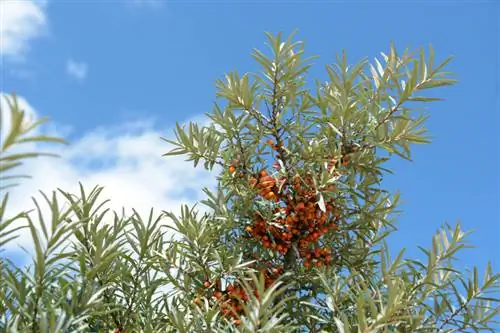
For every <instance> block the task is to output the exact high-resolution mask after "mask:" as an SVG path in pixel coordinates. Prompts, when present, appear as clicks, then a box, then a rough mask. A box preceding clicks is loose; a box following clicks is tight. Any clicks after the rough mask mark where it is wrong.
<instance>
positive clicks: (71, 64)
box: [66, 59, 88, 81]
mask: <svg viewBox="0 0 500 333" xmlns="http://www.w3.org/2000/svg"><path fill="white" fill-rule="evenodd" d="M87 72H88V66H87V64H86V63H85V62H83V61H75V60H73V59H68V61H67V62H66V73H68V75H69V76H71V77H73V78H75V79H77V80H78V81H83V80H84V79H85V78H86V77H87Z"/></svg>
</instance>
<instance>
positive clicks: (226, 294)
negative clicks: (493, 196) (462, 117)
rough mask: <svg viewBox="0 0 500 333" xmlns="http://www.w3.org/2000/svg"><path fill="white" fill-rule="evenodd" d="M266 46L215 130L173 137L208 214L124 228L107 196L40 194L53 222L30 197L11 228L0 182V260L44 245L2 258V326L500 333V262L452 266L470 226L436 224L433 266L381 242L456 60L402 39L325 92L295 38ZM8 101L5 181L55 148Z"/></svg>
mask: <svg viewBox="0 0 500 333" xmlns="http://www.w3.org/2000/svg"><path fill="white" fill-rule="evenodd" d="M267 40H268V46H269V47H270V52H269V53H265V52H261V51H259V50H254V52H253V58H254V59H255V60H256V62H257V64H258V65H259V72H258V73H246V74H244V75H239V74H238V73H236V72H232V73H229V74H227V75H226V76H225V78H224V79H222V80H218V81H217V83H216V87H217V97H218V98H219V100H218V101H217V103H216V104H215V105H214V108H213V110H212V112H209V113H207V117H208V119H209V121H208V123H206V124H205V125H198V124H196V123H194V122H190V123H189V124H177V126H176V128H175V131H174V134H175V137H174V138H173V139H164V140H165V141H166V142H167V143H168V144H169V146H170V147H169V148H168V149H169V150H168V152H167V153H166V154H165V156H167V157H168V156H171V155H184V156H185V157H186V159H187V160H188V161H192V162H193V163H194V167H200V163H201V164H202V165H203V167H204V168H205V169H207V170H210V171H211V174H212V175H213V177H214V178H216V180H217V187H216V188H214V189H203V190H204V194H205V198H204V199H203V200H201V202H200V205H199V206H197V207H188V206H182V207H181V210H180V214H173V213H171V212H162V213H160V214H154V211H153V210H152V211H151V214H149V216H147V217H146V216H141V215H140V214H138V213H134V214H132V215H131V216H125V215H124V214H119V213H117V212H111V211H109V210H106V209H105V206H104V205H105V202H103V200H102V199H101V191H102V187H95V188H93V189H92V190H91V191H88V190H86V189H85V187H84V186H83V185H81V184H80V192H79V193H78V194H77V195H75V194H72V193H69V192H66V191H64V190H62V189H58V191H57V193H58V194H57V195H56V192H54V194H53V195H52V196H48V195H44V196H43V199H44V201H45V205H46V206H47V208H49V209H48V211H50V214H49V215H50V216H48V217H46V216H44V214H45V213H43V209H42V208H41V204H39V203H38V201H37V200H34V207H33V209H34V210H33V212H21V213H20V214H18V215H16V216H14V217H7V216H5V212H6V206H7V205H8V204H9V195H8V191H7V186H8V185H5V186H4V184H3V183H2V184H1V185H2V194H1V195H2V200H1V204H0V249H3V247H5V246H6V245H7V244H9V243H11V242H13V241H14V240H15V239H16V238H17V237H19V232H20V231H27V232H28V234H29V237H31V239H32V243H33V248H34V250H33V258H32V264H30V265H28V266H27V267H21V266H20V265H19V264H18V263H16V261H15V260H14V259H13V258H10V257H9V255H8V254H7V255H5V252H2V251H0V274H1V275H0V331H1V332H51V333H56V332H114V333H125V332H128V333H132V332H207V333H208V332H245V333H250V332H262V333H271V332H275V333H282V332H311V333H313V332H339V333H343V332H363V333H375V332H429V333H430V332H438V333H442V332H469V331H481V330H483V331H488V330H489V331H490V332H493V331H494V330H495V326H494V325H495V316H497V315H498V312H499V307H498V299H497V298H496V296H497V295H498V291H499V283H498V281H499V280H498V278H499V275H498V274H493V269H492V267H491V265H488V267H487V269H486V271H485V273H484V274H483V276H482V277H479V273H478V269H477V268H474V269H473V272H472V275H471V276H470V277H468V276H466V275H465V274H464V273H463V272H461V271H460V270H458V269H456V266H454V265H455V263H454V261H455V259H456V254H457V252H458V251H459V250H461V249H462V248H465V247H467V246H468V243H467V235H468V233H465V232H463V231H462V230H461V228H460V225H458V224H457V225H456V226H455V227H452V226H449V225H445V226H443V227H442V228H441V229H440V230H439V231H438V232H437V233H436V235H434V237H433V238H432V245H431V248H430V249H429V250H426V249H424V251H423V257H424V260H423V261H419V260H414V259H410V258H406V257H405V256H404V251H403V250H402V251H400V252H399V253H398V254H397V255H396V256H395V257H394V258H393V257H391V255H390V252H389V249H388V247H387V244H386V242H385V241H386V238H387V237H388V236H389V235H391V234H393V232H394V231H395V223H396V219H397V213H398V210H397V208H398V200H399V195H398V194H391V193H390V192H389V191H388V190H387V189H386V188H384V176H385V175H386V174H387V173H388V172H390V170H388V169H387V162H388V161H389V160H390V159H392V158H395V157H399V158H403V159H408V160H410V159H411V148H412V146H411V145H412V144H422V143H427V142H429V139H428V137H427V136H426V130H425V128H424V125H425V121H426V119H427V115H426V114H425V113H423V112H422V111H421V105H419V104H423V103H429V102H434V101H435V100H437V99H436V98H435V97H426V92H427V91H428V90H431V89H435V88H439V87H442V86H448V85H452V84H453V83H454V82H455V81H454V80H452V79H450V73H447V72H444V71H443V69H444V68H445V66H446V65H447V63H448V62H449V59H446V60H444V61H443V62H441V63H438V62H437V61H435V57H434V51H433V49H432V48H430V49H429V52H428V54H425V52H424V51H423V50H420V51H418V52H414V53H412V52H410V51H405V52H403V53H402V54H399V53H398V52H397V51H396V48H395V46H394V45H391V46H390V48H389V51H388V52H386V53H381V57H379V58H377V59H375V60H374V61H373V62H369V61H367V60H363V61H360V62H358V63H355V64H351V63H350V62H348V60H347V55H346V53H345V52H344V53H342V54H341V55H340V56H338V57H337V59H336V61H335V63H334V64H333V65H329V66H327V67H326V76H325V77H323V78H321V80H322V81H321V82H320V81H314V80H313V79H312V78H310V73H309V68H310V67H311V66H312V63H311V61H312V59H313V58H306V57H305V50H304V44H303V43H302V42H295V41H294V36H293V35H292V36H290V37H289V38H287V39H283V37H282V35H281V34H278V35H271V34H267ZM7 101H8V105H9V108H10V109H9V110H5V109H2V119H6V117H4V115H5V112H9V114H10V118H9V119H11V120H10V128H8V131H7V133H5V135H4V133H2V138H4V142H2V145H1V153H2V155H1V157H0V173H1V175H0V176H1V177H2V180H4V181H6V180H10V179H15V178H20V176H19V175H17V174H11V173H10V172H11V171H12V170H15V169H16V168H17V167H18V166H19V165H20V163H21V162H22V161H23V160H24V159H27V158H31V157H36V156H39V155H40V153H26V154H19V153H18V152H16V151H15V150H12V147H15V146H16V145H18V144H20V143H23V142H37V141H56V142H61V141H62V140H60V139H58V138H52V137H49V136H44V135H31V136H30V131H32V130H33V129H34V128H36V127H38V126H39V125H40V124H41V122H34V123H33V122H29V121H27V120H26V118H25V114H24V113H23V110H21V109H20V107H19V105H18V104H17V99H16V97H15V96H12V97H11V98H8V99H7ZM4 128H5V126H4V124H2V131H4V130H5V129H4ZM31 134H32V133H31ZM158 181H161V175H158ZM201 206H202V207H203V208H202V209H199V208H200V207H201ZM158 208H159V209H161V207H158ZM26 235H27V234H23V235H22V237H27V236H26ZM7 253H8V252H7ZM392 253H394V252H392Z"/></svg>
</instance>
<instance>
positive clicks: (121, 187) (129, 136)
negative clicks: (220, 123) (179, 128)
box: [2, 97, 215, 250]
mask: <svg viewBox="0 0 500 333" xmlns="http://www.w3.org/2000/svg"><path fill="white" fill-rule="evenodd" d="M4 103H5V102H4V98H3V97H2V109H4V107H5V104H4ZM21 103H22V104H23V105H24V107H25V109H26V110H29V113H30V114H32V115H34V116H36V112H35V111H34V109H33V108H32V107H31V106H30V105H29V104H28V103H27V102H26V101H25V100H24V99H20V104H21ZM3 115H4V112H2V116H3ZM3 122H4V124H3V126H5V122H8V119H5V118H4V119H3ZM152 123H153V122H148V121H143V122H136V123H128V124H120V125H117V126H115V127H113V128H108V127H106V128H97V129H95V130H94V131H91V132H88V133H85V134H83V135H82V136H81V137H80V138H78V139H76V140H74V141H73V142H71V144H70V145H69V146H64V147H63V146H55V145H53V144H52V145H50V147H52V149H50V150H51V151H52V152H55V153H57V154H59V155H60V156H61V157H60V158H51V157H41V158H38V159H36V160H31V161H27V162H26V163H25V165H24V166H23V167H21V168H20V169H22V170H17V172H16V174H17V173H19V171H22V173H25V174H29V175H31V176H32V177H33V178H32V179H26V180H22V182H21V185H20V186H17V187H14V188H12V189H10V190H9V204H8V206H7V213H6V216H5V217H11V216H13V215H15V214H17V213H18V212H20V211H23V210H29V209H33V208H35V207H34V205H33V202H32V200H31V197H32V196H34V197H35V198H36V199H37V201H39V203H40V205H41V206H42V207H43V208H44V214H49V211H48V209H46V204H45V203H43V200H42V196H41V195H40V194H39V193H38V191H39V190H42V191H43V192H44V193H45V194H47V195H51V191H53V190H56V189H57V188H61V189H62V190H65V191H69V192H70V193H73V194H76V195H78V192H79V189H78V182H79V181H81V182H82V183H83V185H84V187H85V189H86V191H87V193H88V192H89V191H90V190H91V189H92V188H93V187H94V186H95V185H101V186H104V190H103V192H102V194H101V196H100V201H103V200H105V199H110V200H111V201H110V202H109V203H108V204H107V205H106V207H109V208H111V209H113V210H116V211H117V212H121V209H122V207H125V208H126V211H125V212H126V214H127V215H128V214H130V213H131V212H132V208H135V209H136V210H137V211H138V212H139V213H140V214H141V216H142V217H143V218H147V216H148V214H149V211H150V209H151V208H152V207H154V208H155V212H156V214H159V213H161V211H162V210H166V211H173V212H179V208H180V206H181V204H183V203H186V204H190V205H192V204H194V203H195V202H196V201H198V200H199V199H201V198H202V197H203V194H202V191H201V187H202V186H208V187H213V186H214V185H215V177H213V175H211V174H210V173H209V172H207V171H204V170H203V169H200V168H197V169H195V168H193V165H192V163H191V162H185V161H184V157H169V158H166V157H161V155H162V154H163V153H165V152H166V151H167V150H168V149H169V147H168V146H167V143H166V142H164V141H162V140H160V137H161V136H163V137H169V136H170V134H171V133H172V132H169V131H168V130H167V131H162V132H159V131H157V130H156V129H154V127H153V126H152ZM56 131H57V127H56ZM2 132H4V131H2ZM27 148H28V149H29V150H32V149H33V148H37V147H34V146H33V145H31V147H29V146H28V147H27ZM23 149H26V148H23ZM37 150H40V149H37ZM44 150H45V151H46V150H47V149H44ZM59 198H60V199H61V202H63V200H62V196H59ZM46 216H49V215H46ZM33 217H35V215H33ZM23 233H25V234H23V237H21V238H19V239H17V240H15V241H13V242H11V243H9V244H8V247H9V249H10V250H13V247H16V248H17V246H18V245H23V246H27V248H28V249H30V248H31V246H30V245H31V236H29V234H28V233H27V231H23Z"/></svg>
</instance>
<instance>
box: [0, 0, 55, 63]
mask: <svg viewBox="0 0 500 333" xmlns="http://www.w3.org/2000/svg"><path fill="white" fill-rule="evenodd" d="M46 27H47V17H46V14H45V3H44V2H42V1H36V0H22V1H5V0H2V1H0V55H1V56H5V57H7V58H8V59H14V60H19V59H22V58H23V57H24V55H25V53H26V52H27V51H28V50H29V43H30V42H31V41H32V40H34V39H36V38H37V37H40V36H41V35H42V34H43V33H44V32H45V30H46Z"/></svg>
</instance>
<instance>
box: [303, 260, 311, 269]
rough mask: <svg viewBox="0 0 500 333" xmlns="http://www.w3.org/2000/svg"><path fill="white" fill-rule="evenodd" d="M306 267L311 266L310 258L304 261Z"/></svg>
mask: <svg viewBox="0 0 500 333" xmlns="http://www.w3.org/2000/svg"><path fill="white" fill-rule="evenodd" d="M304 267H305V268H311V262H310V261H308V260H306V261H304Z"/></svg>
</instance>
